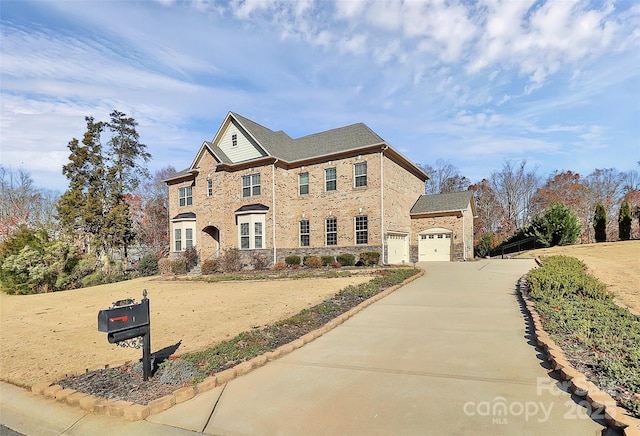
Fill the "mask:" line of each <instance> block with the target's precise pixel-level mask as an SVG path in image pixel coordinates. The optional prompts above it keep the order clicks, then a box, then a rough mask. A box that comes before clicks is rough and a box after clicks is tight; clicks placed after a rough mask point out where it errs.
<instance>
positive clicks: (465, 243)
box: [461, 209, 467, 262]
mask: <svg viewBox="0 0 640 436" xmlns="http://www.w3.org/2000/svg"><path fill="white" fill-rule="evenodd" d="M461 212H462V260H463V261H464V262H466V261H467V242H466V241H465V239H464V235H465V233H464V209H462V210H461Z"/></svg>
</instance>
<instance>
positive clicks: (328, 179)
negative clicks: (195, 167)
mask: <svg viewBox="0 0 640 436" xmlns="http://www.w3.org/2000/svg"><path fill="white" fill-rule="evenodd" d="M324 180H325V185H326V186H325V190H326V191H335V190H336V169H335V167H334V168H327V169H325V170H324Z"/></svg>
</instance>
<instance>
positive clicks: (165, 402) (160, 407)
mask: <svg viewBox="0 0 640 436" xmlns="http://www.w3.org/2000/svg"><path fill="white" fill-rule="evenodd" d="M424 273H425V272H424V270H421V271H420V272H418V273H417V274H415V275H413V276H411V277H409V278H408V279H406V280H405V281H403V282H402V283H401V284H399V285H395V286H391V287H390V288H387V289H385V290H384V291H382V292H380V293H378V294H376V295H374V296H373V297H371V298H369V299H367V300H365V301H363V302H362V303H360V304H358V305H357V306H355V307H353V308H352V309H350V310H348V311H347V312H345V313H343V314H341V315H339V316H337V317H336V318H334V319H332V320H331V321H329V322H327V323H326V324H325V325H323V326H322V327H320V328H318V329H316V330H313V331H311V332H309V333H307V334H305V335H304V336H301V337H300V338H298V339H296V340H294V341H292V342H289V343H288V344H284V345H282V346H280V347H278V348H276V349H275V350H273V351H270V352H267V353H264V354H261V355H259V356H256V357H254V358H253V359H250V360H247V361H245V362H242V363H240V364H238V365H236V366H234V367H233V368H229V369H226V370H224V371H221V372H219V373H217V374H216V375H212V376H209V377H207V378H205V379H204V380H203V381H202V382H200V383H198V384H197V385H195V386H187V387H182V388H179V389H176V390H175V391H173V393H172V394H170V395H165V396H164V397H160V398H158V399H155V400H153V401H150V402H149V403H148V404H147V405H146V406H145V405H142V404H136V403H132V402H130V401H122V400H108V399H106V398H100V397H96V396H94V395H90V394H85V393H82V392H77V391H75V390H74V389H63V388H62V386H60V385H58V384H56V383H57V381H58V380H61V379H58V380H54V381H48V382H42V383H37V384H35V385H33V386H32V387H31V392H32V393H34V394H36V395H42V396H44V397H45V398H49V399H55V400H56V401H59V402H62V403H66V404H67V405H69V406H72V407H79V408H80V409H82V410H84V411H85V412H87V413H95V414H98V415H108V416H115V417H123V418H124V419H125V420H127V421H141V420H143V419H146V418H147V417H148V416H149V415H153V414H156V413H160V412H163V411H165V410H167V409H169V408H171V407H173V406H174V405H176V404H180V403H183V402H185V401H187V400H190V399H191V398H193V397H195V396H196V395H198V394H202V393H204V392H207V391H210V390H212V389H214V388H216V387H218V386H221V385H224V384H225V383H228V382H230V381H231V380H233V379H235V378H237V377H240V376H243V375H245V374H248V373H249V372H251V371H253V370H254V369H257V368H259V367H261V366H264V365H265V364H266V363H267V362H270V361H272V360H276V359H278V358H280V357H282V356H284V355H286V354H289V353H291V352H292V351H294V350H296V349H298V348H300V347H302V346H303V345H305V344H308V343H309V342H312V341H314V340H316V339H317V338H319V337H320V336H322V335H324V334H325V333H328V332H329V331H331V330H333V329H334V328H336V327H338V326H339V325H340V324H342V323H343V322H345V321H346V320H348V319H349V318H351V317H352V316H353V315H355V314H356V313H358V312H360V311H361V310H363V309H364V308H366V307H368V306H370V305H371V304H373V303H375V302H376V301H379V300H381V299H383V298H384V297H386V296H388V295H389V294H391V293H392V292H395V291H396V290H398V289H399V288H400V287H402V286H404V285H406V284H408V283H411V282H412V281H414V280H416V279H418V278H420V277H422V276H423V275H424ZM128 363H131V362H130V361H127V362H123V363H122V364H121V365H126V364H128ZM121 365H120V364H114V365H105V366H104V368H110V367H111V368H115V367H118V366H121ZM96 369H102V367H100V368H96ZM68 375H70V374H67V375H65V377H67V376H68ZM634 436H636V435H635V434H634ZM639 436H640V435H639Z"/></svg>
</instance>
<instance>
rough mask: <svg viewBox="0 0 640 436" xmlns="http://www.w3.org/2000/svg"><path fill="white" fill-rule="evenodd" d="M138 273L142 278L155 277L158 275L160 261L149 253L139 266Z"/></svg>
mask: <svg viewBox="0 0 640 436" xmlns="http://www.w3.org/2000/svg"><path fill="white" fill-rule="evenodd" d="M138 272H139V273H140V275H141V276H142V277H148V276H154V275H156V274H158V272H159V269H158V259H156V257H155V255H154V254H153V253H147V254H145V255H144V257H143V258H142V259H140V263H139V264H138Z"/></svg>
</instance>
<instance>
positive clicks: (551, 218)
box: [526, 202, 582, 247]
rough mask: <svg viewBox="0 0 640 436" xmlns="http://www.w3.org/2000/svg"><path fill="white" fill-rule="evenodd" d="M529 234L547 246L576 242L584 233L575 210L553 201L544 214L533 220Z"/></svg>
mask: <svg viewBox="0 0 640 436" xmlns="http://www.w3.org/2000/svg"><path fill="white" fill-rule="evenodd" d="M526 233H527V236H535V237H536V241H538V242H540V243H541V244H542V245H544V246H546V247H553V246H555V245H571V244H575V243H576V241H577V240H578V238H579V237H580V235H581V234H582V226H581V225H580V220H579V219H578V217H577V216H576V214H575V212H574V211H573V210H572V209H570V208H568V207H567V206H565V205H564V204H563V203H556V202H552V203H551V206H550V207H549V208H548V209H546V210H545V211H544V212H543V214H542V215H540V216H536V217H534V218H533V219H532V220H531V225H530V226H529V229H528V230H527V232H526Z"/></svg>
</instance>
